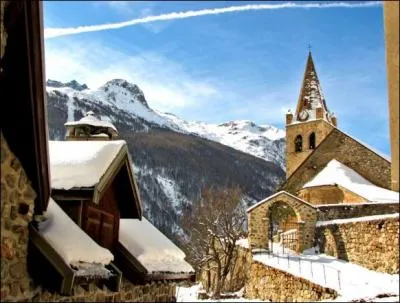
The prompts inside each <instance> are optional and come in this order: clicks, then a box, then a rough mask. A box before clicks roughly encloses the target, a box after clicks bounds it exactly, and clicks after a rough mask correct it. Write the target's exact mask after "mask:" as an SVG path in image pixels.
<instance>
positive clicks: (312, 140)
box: [309, 133, 315, 149]
mask: <svg viewBox="0 0 400 303" xmlns="http://www.w3.org/2000/svg"><path fill="white" fill-rule="evenodd" d="M309 148H310V149H315V133H311V135H310V138H309Z"/></svg>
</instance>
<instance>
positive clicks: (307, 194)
mask: <svg viewBox="0 0 400 303" xmlns="http://www.w3.org/2000/svg"><path fill="white" fill-rule="evenodd" d="M297 196H298V197H299V198H300V199H303V200H304V201H307V202H309V203H310V204H313V205H321V204H332V203H333V204H336V203H343V202H346V203H360V202H367V200H366V199H365V198H363V197H361V196H359V195H356V194H355V193H353V192H351V191H349V190H347V189H346V188H344V187H341V186H340V185H324V186H314V187H307V188H303V189H301V190H300V191H299V194H298V195H297Z"/></svg>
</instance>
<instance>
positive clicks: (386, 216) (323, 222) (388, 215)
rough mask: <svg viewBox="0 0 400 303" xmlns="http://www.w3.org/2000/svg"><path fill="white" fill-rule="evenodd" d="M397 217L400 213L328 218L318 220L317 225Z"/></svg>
mask: <svg viewBox="0 0 400 303" xmlns="http://www.w3.org/2000/svg"><path fill="white" fill-rule="evenodd" d="M395 218H399V213H395V214H387V215H374V216H364V217H357V218H347V219H335V220H328V221H317V223H316V224H315V226H316V227H319V226H327V225H332V224H346V223H355V222H366V221H375V220H385V219H395Z"/></svg>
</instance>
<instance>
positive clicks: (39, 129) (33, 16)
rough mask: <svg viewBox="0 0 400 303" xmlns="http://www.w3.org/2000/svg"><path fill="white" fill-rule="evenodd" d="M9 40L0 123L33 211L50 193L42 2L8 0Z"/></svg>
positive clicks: (0, 87)
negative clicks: (31, 199)
mask: <svg viewBox="0 0 400 303" xmlns="http://www.w3.org/2000/svg"><path fill="white" fill-rule="evenodd" d="M4 17H5V18H4V21H5V22H4V27H5V30H6V32H7V40H6V41H7V42H6V46H5V50H4V56H3V58H2V60H1V67H2V73H1V80H0V91H1V99H2V100H3V102H2V111H1V128H2V132H3V135H4V137H5V139H6V141H7V143H8V145H9V146H10V149H11V150H12V152H13V153H14V154H15V155H16V157H17V158H18V159H19V161H20V162H21V165H22V167H23V169H24V170H25V172H26V174H27V176H28V179H29V180H30V181H31V184H32V188H33V189H34V191H35V193H36V198H35V209H34V211H35V213H36V214H42V212H43V211H44V210H46V208H47V204H48V200H49V197H50V192H51V190H50V182H49V163H48V146H47V141H48V139H47V138H48V135H47V116H46V102H45V96H46V94H45V74H44V46H43V45H44V40H43V7H42V2H40V1H10V3H9V4H8V5H7V8H6V10H5V16H4Z"/></svg>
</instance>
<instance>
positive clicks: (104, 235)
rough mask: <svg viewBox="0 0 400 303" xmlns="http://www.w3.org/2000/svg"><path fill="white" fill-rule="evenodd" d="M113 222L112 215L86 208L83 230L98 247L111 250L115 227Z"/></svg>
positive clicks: (90, 207) (89, 207)
mask: <svg viewBox="0 0 400 303" xmlns="http://www.w3.org/2000/svg"><path fill="white" fill-rule="evenodd" d="M115 221H116V220H115V217H114V215H113V214H110V213H107V212H105V211H103V210H100V209H97V208H94V207H92V206H87V209H86V216H85V219H84V222H85V223H84V227H83V229H84V231H85V232H86V233H87V234H88V235H89V236H90V237H91V238H92V239H93V240H95V241H96V242H97V243H98V244H99V245H101V246H103V247H105V248H109V249H111V248H112V247H113V244H114V239H115V232H116V227H117V226H116V224H115Z"/></svg>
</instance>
